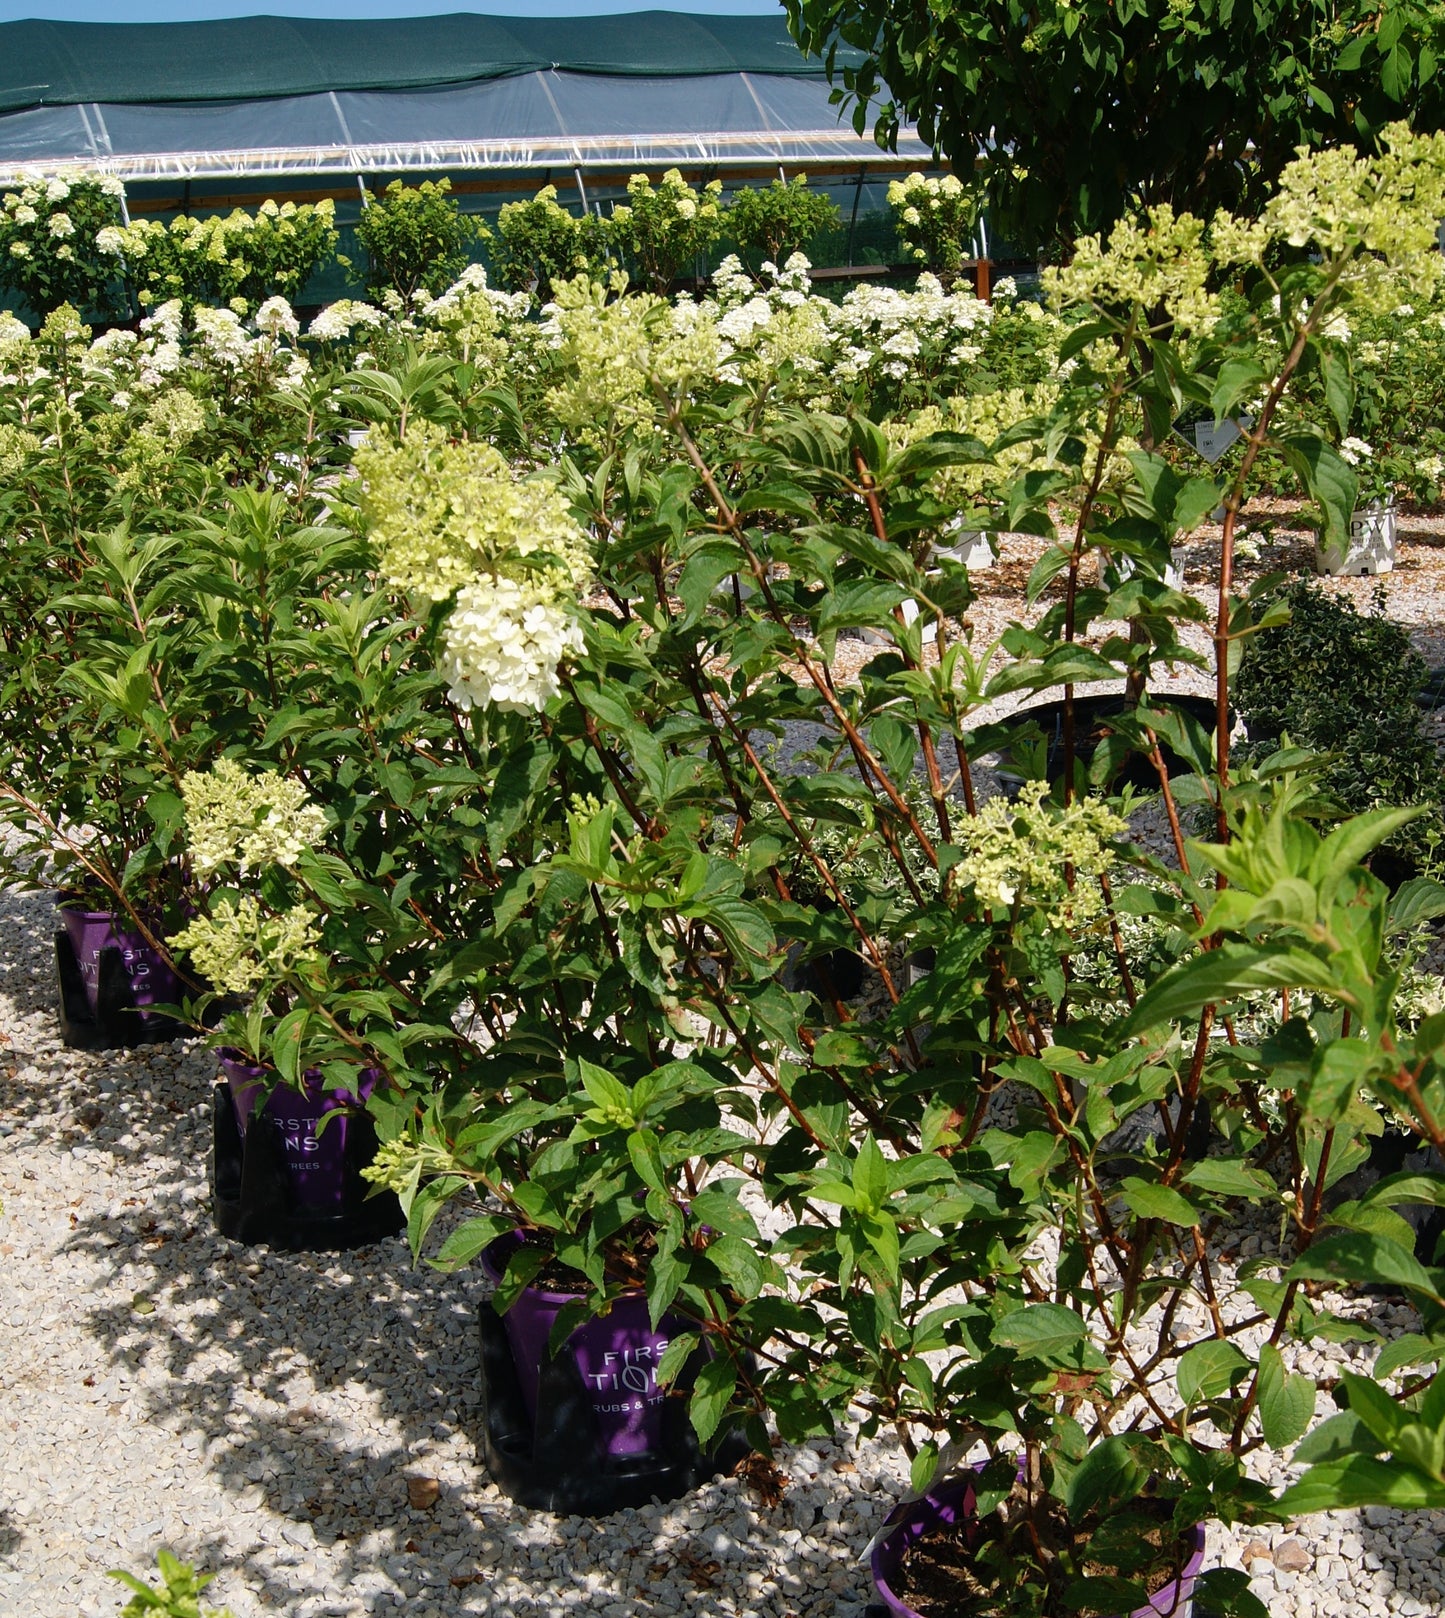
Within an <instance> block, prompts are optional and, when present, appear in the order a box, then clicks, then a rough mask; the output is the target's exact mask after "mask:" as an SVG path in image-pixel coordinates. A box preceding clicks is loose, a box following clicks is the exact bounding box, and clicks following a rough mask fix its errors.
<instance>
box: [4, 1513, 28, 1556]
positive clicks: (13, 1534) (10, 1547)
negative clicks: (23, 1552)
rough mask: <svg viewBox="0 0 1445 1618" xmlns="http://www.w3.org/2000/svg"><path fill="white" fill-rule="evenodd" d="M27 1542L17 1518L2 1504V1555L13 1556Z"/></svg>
mask: <svg viewBox="0 0 1445 1618" xmlns="http://www.w3.org/2000/svg"><path fill="white" fill-rule="evenodd" d="M24 1543H25V1535H24V1534H23V1533H22V1532H21V1530H20V1529H19V1528H18V1527H17V1526H16V1523H15V1519H14V1518H13V1517H12V1516H11V1515H10V1513H9V1512H8V1511H6V1510H5V1508H4V1507H3V1506H0V1557H4V1556H13V1555H14V1554H15V1552H16V1551H18V1550H19V1549H20V1547H21V1546H22V1545H23V1544H24Z"/></svg>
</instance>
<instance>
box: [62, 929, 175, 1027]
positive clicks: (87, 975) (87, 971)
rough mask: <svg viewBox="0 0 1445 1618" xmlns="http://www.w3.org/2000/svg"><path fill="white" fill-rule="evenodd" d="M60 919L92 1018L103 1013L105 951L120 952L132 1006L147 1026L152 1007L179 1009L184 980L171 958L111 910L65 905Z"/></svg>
mask: <svg viewBox="0 0 1445 1618" xmlns="http://www.w3.org/2000/svg"><path fill="white" fill-rule="evenodd" d="M60 919H61V922H62V923H63V925H64V927H65V932H66V936H67V937H68V938H69V939H70V947H71V950H72V951H73V952H74V955H75V964H76V966H77V968H78V969H79V971H80V981H81V983H82V985H83V986H84V989H85V999H86V1004H87V1005H88V1006H89V1008H90V1014H91V1016H92V1017H94V1016H96V1015H97V1012H98V1010H99V990H100V955H101V951H102V950H105V949H115V950H119V951H120V956H121V960H122V961H123V963H124V965H125V973H126V977H127V978H128V979H129V982H130V989H131V1002H132V1004H133V1005H134V1006H135V1008H136V1010H137V1011H138V1012H139V1014H140V1017H141V1020H142V1021H143V1022H144V1021H147V1020H148V1012H147V1008H148V1007H150V1006H155V1005H175V1004H177V1003H178V1002H179V1001H180V1000H181V998H182V993H181V985H180V980H179V979H178V978H177V977H176V972H175V968H174V966H172V964H171V961H170V959H169V957H168V956H167V955H166V954H165V952H164V951H163V950H159V949H157V948H156V947H155V945H154V944H150V943H148V942H147V941H146V940H145V938H143V937H142V936H141V934H140V933H138V932H136V931H134V930H133V929H131V928H127V927H125V926H123V925H122V923H121V920H120V918H119V917H117V916H114V915H112V914H111V913H110V912H109V911H107V910H82V909H81V908H80V907H79V906H78V905H62V906H61V907H60Z"/></svg>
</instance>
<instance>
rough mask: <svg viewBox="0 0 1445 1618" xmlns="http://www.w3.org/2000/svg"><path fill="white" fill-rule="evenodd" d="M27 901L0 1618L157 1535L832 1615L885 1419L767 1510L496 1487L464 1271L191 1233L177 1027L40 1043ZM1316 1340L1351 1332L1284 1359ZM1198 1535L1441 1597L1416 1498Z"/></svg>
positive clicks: (473, 1588) (47, 1598)
mask: <svg viewBox="0 0 1445 1618" xmlns="http://www.w3.org/2000/svg"><path fill="white" fill-rule="evenodd" d="M52 921H53V912H52V910H51V907H50V905H49V903H48V901H47V900H45V899H44V898H43V897H40V896H17V895H13V894H0V1202H3V1215H0V1618H72V1615H78V1618H100V1615H111V1614H115V1613H116V1612H118V1611H119V1609H120V1607H121V1605H122V1604H123V1602H122V1592H121V1590H120V1587H119V1586H118V1585H116V1584H114V1583H113V1582H112V1581H109V1580H107V1579H106V1578H105V1572H106V1570H107V1569H109V1568H112V1567H117V1566H119V1567H126V1568H130V1569H132V1570H135V1571H142V1570H145V1569H148V1568H149V1567H150V1566H151V1565H152V1564H153V1560H154V1552H155V1549H156V1547H157V1546H160V1545H165V1546H168V1547H169V1548H171V1549H172V1550H174V1551H175V1552H177V1553H178V1554H181V1555H184V1556H186V1557H187V1558H189V1559H191V1560H194V1561H196V1562H197V1563H199V1564H200V1565H201V1566H202V1567H204V1568H205V1569H207V1570H209V1571H213V1572H215V1573H216V1574H217V1578H216V1581H215V1584H214V1585H213V1586H212V1589H211V1591H210V1592H209V1594H210V1595H211V1597H212V1599H214V1600H215V1601H217V1602H225V1603H228V1604H229V1605H230V1606H231V1608H232V1609H233V1611H234V1613H235V1615H236V1618H252V1615H254V1614H260V1613H287V1614H295V1615H297V1618H343V1615H347V1618H350V1615H371V1614H382V1613H389V1612H397V1611H403V1612H405V1613H406V1614H407V1615H408V1618H440V1615H442V1614H448V1615H449V1614H461V1613H477V1614H481V1613H485V1614H494V1615H499V1618H500V1615H503V1614H512V1613H517V1614H547V1615H559V1618H560V1615H563V1614H571V1613H583V1612H586V1613H598V1614H602V1615H605V1618H634V1615H636V1618H664V1615H671V1614H687V1615H697V1618H803V1615H805V1614H815V1615H819V1618H823V1615H829V1618H831V1615H835V1614H836V1615H838V1618H861V1614H862V1611H863V1607H864V1603H865V1602H866V1601H867V1599H868V1588H867V1579H866V1575H865V1574H864V1573H863V1571H862V1570H861V1567H860V1557H861V1555H862V1553H863V1551H864V1549H865V1547H866V1545H867V1543H868V1541H869V1539H870V1537H871V1536H872V1534H873V1532H874V1530H875V1528H876V1526H877V1525H878V1523H879V1521H880V1520H881V1518H882V1516H883V1515H884V1513H885V1512H886V1511H887V1509H888V1508H889V1507H890V1506H891V1505H892V1503H893V1501H894V1499H895V1498H896V1497H897V1496H898V1495H899V1494H900V1493H901V1491H902V1489H903V1483H902V1478H903V1476H904V1474H905V1468H904V1466H903V1465H902V1462H901V1460H900V1457H899V1455H898V1453H897V1451H896V1449H895V1448H894V1447H893V1446H892V1445H891V1444H887V1443H883V1442H879V1443H876V1444H867V1445H862V1446H859V1447H858V1448H857V1449H856V1450H855V1449H854V1448H852V1447H850V1446H847V1445H843V1444H839V1445H831V1444H815V1445H812V1446H809V1447H808V1448H806V1449H801V1450H795V1451H791V1452H789V1453H788V1454H786V1455H785V1456H783V1457H782V1464H783V1470H784V1471H785V1473H786V1474H787V1475H788V1476H789V1478H790V1479H791V1485H790V1487H789V1489H788V1491H787V1493H786V1496H785V1498H784V1500H783V1502H782V1504H781V1505H780V1506H778V1507H776V1508H767V1507H764V1506H763V1505H761V1504H760V1503H759V1502H758V1501H757V1499H756V1497H755V1496H753V1495H752V1494H750V1492H749V1491H748V1490H746V1489H745V1488H744V1487H743V1486H742V1485H741V1484H740V1483H738V1482H737V1481H735V1480H731V1479H727V1480H719V1481H717V1482H715V1483H713V1484H711V1485H709V1486H708V1487H707V1488H705V1489H703V1490H701V1491H700V1492H698V1493H697V1494H695V1495H693V1496H691V1497H689V1498H687V1499H685V1500H682V1501H679V1502H676V1503H674V1504H673V1505H670V1506H666V1507H653V1508H651V1509H648V1510H643V1511H636V1512H619V1513H617V1514H616V1515H614V1516H612V1517H608V1518H605V1519H603V1520H601V1521H598V1522H590V1521H583V1520H581V1519H577V1518H572V1519H566V1520H559V1519H556V1518H552V1517H547V1516H542V1515H536V1514H532V1513H528V1512H525V1511H523V1510H521V1509H519V1508H517V1507H515V1506H513V1505H512V1504H511V1503H510V1502H509V1501H507V1500H506V1499H504V1498H503V1497H502V1496H501V1495H500V1494H499V1493H498V1491H497V1490H496V1489H495V1488H494V1487H492V1486H491V1484H490V1483H489V1481H488V1479H487V1476H486V1474H485V1472H484V1471H483V1469H482V1468H481V1466H480V1464H479V1462H478V1460H477V1454H476V1445H475V1433H474V1421H475V1416H476V1411H477V1376H478V1369H477V1353H476V1347H475V1335H474V1324H473V1322H474V1318H475V1311H476V1308H477V1304H478V1302H479V1299H480V1294H481V1289H480V1284H479V1278H478V1276H477V1274H476V1273H475V1272H463V1273H461V1274H458V1275H454V1276H439V1275H436V1274H435V1273H433V1272H431V1271H427V1270H421V1271H415V1272H414V1271H412V1270H411V1269H410V1268H409V1265H408V1260H407V1254H406V1250H405V1246H404V1243H403V1242H402V1241H401V1240H400V1239H393V1240H391V1241H388V1242H385V1243H382V1244H380V1245H378V1246H376V1247H373V1248H369V1249H365V1250H363V1251H360V1252H357V1253H353V1254H344V1255H340V1256H327V1255H320V1256H312V1255H304V1254H302V1255H295V1254H282V1253H274V1252H271V1251H270V1250H268V1249H265V1248H253V1249H246V1248H241V1247H238V1246H235V1245H233V1244H232V1243H230V1242H227V1241H224V1240H223V1239H221V1238H220V1237H219V1236H218V1235H217V1234H216V1233H215V1230H214V1227H213V1225H212V1222H211V1217H210V1213H209V1209H208V1206H207V1190H206V1155H207V1151H208V1148H209V1134H210V1125H209V1089H210V1084H211V1078H212V1073H213V1068H212V1064H211V1061H210V1059H209V1057H208V1055H207V1053H206V1052H205V1051H204V1050H203V1049H201V1048H198V1047H196V1046H194V1045H190V1046H186V1045H173V1046H160V1047H151V1048H150V1049H148V1050H143V1051H138V1052H134V1053H126V1052H102V1053H95V1054H78V1053H72V1052H67V1051H65V1050H64V1049H62V1047H61V1045H60V1041H59V1034H58V1029H57V1025H56V1021H55V1017H54V1014H53V999H54V989H53V982H52V973H51V966H50V929H51V925H52ZM1259 1241H1260V1238H1259V1237H1258V1236H1254V1237H1250V1238H1249V1239H1248V1240H1247V1241H1246V1242H1245V1244H1244V1255H1245V1256H1247V1255H1248V1253H1250V1252H1252V1251H1258V1243H1259ZM1372 1308H1373V1311H1374V1315H1375V1318H1376V1319H1377V1321H1379V1322H1380V1323H1382V1324H1385V1325H1386V1326H1387V1327H1388V1328H1389V1329H1390V1330H1392V1331H1394V1332H1399V1331H1403V1330H1405V1329H1407V1328H1408V1326H1409V1324H1410V1323H1411V1320H1412V1318H1413V1317H1412V1316H1411V1315H1410V1312H1409V1311H1408V1310H1406V1309H1404V1308H1402V1307H1400V1306H1398V1305H1395V1304H1391V1303H1389V1302H1387V1301H1380V1302H1377V1303H1375V1304H1373V1305H1372ZM1327 1361H1338V1362H1340V1363H1350V1362H1353V1363H1356V1364H1358V1363H1359V1357H1358V1351H1354V1350H1350V1349H1343V1348H1336V1347H1328V1348H1326V1349H1325V1350H1324V1352H1323V1353H1315V1352H1312V1351H1306V1352H1305V1353H1304V1354H1303V1355H1302V1356H1301V1361H1300V1362H1301V1366H1302V1368H1304V1369H1307V1370H1310V1371H1312V1372H1314V1373H1316V1374H1318V1373H1320V1372H1322V1371H1324V1370H1325V1369H1326V1362H1327ZM1327 1410H1328V1400H1327V1399H1326V1398H1325V1397H1324V1396H1321V1399H1320V1414H1321V1415H1324V1414H1326V1413H1327ZM1280 1476H1281V1480H1282V1474H1281V1475H1280ZM409 1479H434V1480H435V1481H436V1483H437V1485H438V1486H439V1491H438V1495H437V1498H436V1501H435V1503H434V1504H433V1505H431V1506H430V1507H429V1508H427V1509H420V1510H418V1509H413V1508H412V1507H411V1506H410V1505H409V1504H408V1488H407V1484H408V1480H409ZM1209 1557H1210V1561H1211V1562H1216V1561H1223V1562H1226V1563H1228V1564H1230V1565H1234V1566H1241V1565H1245V1562H1246V1559H1247V1564H1248V1566H1249V1569H1250V1571H1251V1573H1252V1574H1253V1576H1254V1579H1255V1585H1254V1587H1255V1589H1256V1590H1257V1591H1258V1592H1259V1594H1260V1595H1261V1596H1262V1597H1263V1599H1264V1600H1265V1602H1266V1604H1267V1605H1268V1607H1269V1609H1270V1612H1271V1614H1272V1615H1279V1618H1336V1615H1339V1618H1366V1615H1371V1618H1373V1615H1385V1614H1391V1613H1398V1614H1400V1615H1401V1618H1423V1615H1430V1618H1445V1512H1435V1513H1398V1512H1391V1511H1378V1510H1371V1511H1367V1512H1364V1513H1341V1514H1339V1515H1338V1516H1337V1517H1334V1518H1317V1519H1312V1520H1311V1521H1309V1522H1307V1523H1306V1524H1304V1525H1302V1526H1301V1527H1300V1529H1299V1530H1298V1531H1293V1530H1278V1531H1275V1530H1264V1531H1254V1530H1244V1531H1240V1532H1237V1533H1234V1534H1224V1533H1221V1532H1220V1531H1218V1530H1217V1529H1216V1530H1214V1531H1212V1532H1211V1539H1210V1552H1209Z"/></svg>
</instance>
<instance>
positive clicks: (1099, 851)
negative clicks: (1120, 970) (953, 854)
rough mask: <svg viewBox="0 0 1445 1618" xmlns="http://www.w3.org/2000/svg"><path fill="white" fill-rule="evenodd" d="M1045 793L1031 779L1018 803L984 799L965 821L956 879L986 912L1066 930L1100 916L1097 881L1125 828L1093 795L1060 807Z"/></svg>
mask: <svg viewBox="0 0 1445 1618" xmlns="http://www.w3.org/2000/svg"><path fill="white" fill-rule="evenodd" d="M1048 790H1049V789H1048V785H1047V783H1046V782H1044V781H1029V782H1027V783H1026V784H1025V786H1024V788H1023V790H1022V791H1021V792H1020V794H1019V797H1018V801H1017V802H1016V803H1009V802H1008V801H1007V800H1005V799H1003V798H993V799H991V800H990V801H989V802H988V803H986V804H985V805H984V806H983V808H982V810H981V811H980V812H979V814H978V816H977V818H976V819H975V820H973V821H972V822H971V823H970V824H969V827H968V840H969V846H968V852H967V853H966V854H965V855H964V857H963V859H962V860H960V861H959V864H958V867H957V869H958V880H960V881H962V882H966V883H971V884H972V886H973V890H974V893H975V895H976V896H977V898H978V902H979V904H980V905H982V906H983V907H984V908H985V909H986V910H993V911H1001V910H1017V911H1019V912H1023V911H1026V910H1027V911H1032V912H1034V913H1035V914H1037V915H1038V916H1040V917H1041V918H1042V919H1043V921H1044V922H1045V924H1046V925H1047V926H1049V927H1051V928H1054V929H1056V930H1060V931H1068V930H1071V929H1073V928H1076V927H1079V926H1082V925H1086V924H1087V923H1088V922H1090V921H1093V920H1095V919H1096V918H1097V917H1099V916H1101V915H1103V913H1104V900H1103V895H1102V893H1101V892H1100V889H1099V878H1100V877H1101V876H1103V875H1104V874H1105V873H1106V872H1107V871H1108V870H1109V868H1110V867H1111V866H1112V865H1113V864H1114V863H1115V862H1116V860H1117V858H1118V851H1117V850H1116V849H1115V847H1114V846H1113V843H1114V840H1115V839H1117V838H1119V837H1121V836H1123V834H1124V832H1125V831H1126V830H1127V829H1128V827H1127V823H1126V822H1125V821H1124V820H1122V819H1121V818H1120V817H1119V816H1118V815H1116V814H1115V813H1114V811H1113V810H1112V809H1110V808H1109V807H1108V805H1107V804H1105V803H1103V802H1102V801H1100V800H1099V799H1096V798H1077V799H1075V800H1074V802H1073V803H1070V804H1068V805H1066V806H1065V807H1063V808H1060V807H1059V806H1058V805H1056V804H1053V803H1049V802H1046V801H1045V800H1046V797H1047V794H1048ZM1070 872H1072V875H1073V881H1072V885H1070V881H1069V873H1070Z"/></svg>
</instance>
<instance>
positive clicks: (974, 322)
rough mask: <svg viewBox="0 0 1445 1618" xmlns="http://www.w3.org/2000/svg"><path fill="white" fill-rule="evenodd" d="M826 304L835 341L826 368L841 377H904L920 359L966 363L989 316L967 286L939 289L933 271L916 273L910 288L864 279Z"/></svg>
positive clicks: (896, 379) (926, 362)
mask: <svg viewBox="0 0 1445 1618" xmlns="http://www.w3.org/2000/svg"><path fill="white" fill-rule="evenodd" d="M830 308H831V315H830V321H829V323H830V326H831V329H832V333H833V337H834V340H835V342H836V344H837V348H836V351H835V353H834V355H833V358H832V365H831V369H832V370H833V373H834V374H835V375H836V376H837V377H838V378H839V379H840V380H841V381H843V382H845V383H849V382H854V381H857V380H860V379H862V378H865V377H869V376H882V377H886V378H888V379H889V380H890V381H893V382H905V381H907V380H908V379H909V378H910V377H911V376H913V375H914V374H915V373H916V372H917V371H918V370H919V367H920V365H924V366H926V367H927V368H928V369H930V370H933V369H936V368H937V367H938V366H939V365H940V364H952V365H967V364H969V363H971V362H972V361H973V360H974V359H976V358H977V357H978V354H979V352H980V346H979V345H980V339H981V336H982V334H983V333H984V332H985V331H986V330H987V328H988V325H989V323H990V321H991V320H992V319H993V310H992V309H991V308H990V307H989V306H988V304H986V303H984V302H982V300H980V299H978V298H976V297H974V295H973V293H972V292H971V291H968V290H961V291H957V292H945V291H944V290H943V286H942V283H941V282H940V281H939V280H938V277H937V276H934V275H920V276H919V277H918V283H917V285H916V287H915V288H914V290H913V291H912V292H902V291H899V290H898V289H896V288H894V287H883V286H876V285H873V284H871V283H864V284H863V285H862V286H858V287H855V288H854V289H853V290H852V291H851V292H849V293H848V295H847V296H846V297H845V298H844V299H843V300H842V302H841V303H840V304H838V305H837V306H836V308H833V307H832V306H830Z"/></svg>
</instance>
